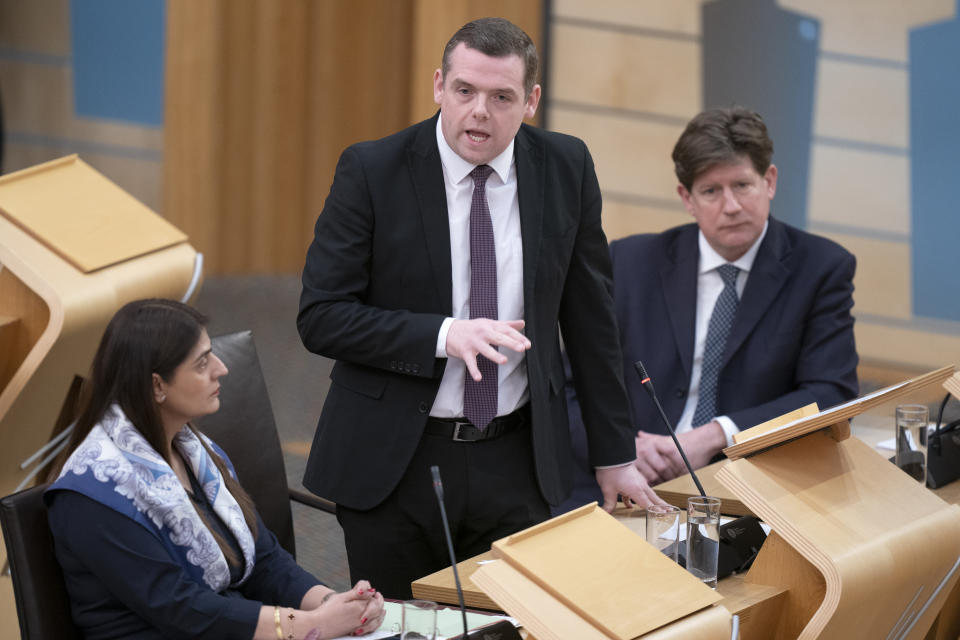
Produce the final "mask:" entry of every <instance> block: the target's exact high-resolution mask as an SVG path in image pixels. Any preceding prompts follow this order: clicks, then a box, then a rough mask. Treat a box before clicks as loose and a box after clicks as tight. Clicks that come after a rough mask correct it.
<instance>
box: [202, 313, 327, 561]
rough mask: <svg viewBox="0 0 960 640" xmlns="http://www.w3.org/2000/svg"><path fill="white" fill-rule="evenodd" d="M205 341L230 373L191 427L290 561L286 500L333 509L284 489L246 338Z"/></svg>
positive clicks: (262, 387) (263, 391) (269, 414)
mask: <svg viewBox="0 0 960 640" xmlns="http://www.w3.org/2000/svg"><path fill="white" fill-rule="evenodd" d="M211 342H212V343H213V352H214V353H216V354H217V357H219V358H220V359H221V360H223V362H224V364H226V365H227V368H228V369H229V370H230V373H229V375H228V376H227V377H225V378H224V379H223V385H222V386H221V387H220V410H219V411H217V412H216V413H214V414H212V415H209V416H204V417H203V418H200V419H199V420H196V421H195V424H196V426H197V428H199V429H200V430H201V431H203V432H204V433H206V434H207V435H208V436H210V437H211V438H212V439H213V440H214V441H215V442H216V443H217V444H218V445H220V446H221V447H222V448H223V450H224V451H226V452H227V455H228V456H230V460H231V462H233V466H234V468H235V469H236V471H237V476H238V477H239V478H240V484H241V485H243V488H244V489H246V491H247V493H249V494H250V496H251V497H252V498H253V501H254V503H255V504H256V505H257V510H258V511H259V512H260V515H261V517H262V518H263V521H264V523H265V524H266V525H267V527H268V528H269V529H270V530H271V531H273V533H274V534H275V535H276V536H277V540H278V541H279V542H280V544H281V546H283V548H284V549H286V550H287V551H289V552H290V553H291V554H293V555H294V556H296V543H295V541H294V534H293V516H292V512H291V509H290V500H294V501H296V502H299V503H301V504H305V505H307V506H309V507H313V508H316V509H321V510H323V511H326V512H328V513H335V512H336V505H335V504H334V503H332V502H330V501H329V500H325V499H323V498H318V497H316V496H314V495H313V494H311V493H307V492H305V491H300V490H297V489H291V488H290V487H289V486H288V485H287V471H286V467H285V466H284V463H283V450H282V449H281V448H280V437H279V436H278V435H277V424H276V422H275V420H274V417H273V407H272V406H271V404H270V397H269V395H268V394H267V385H266V383H265V382H264V380H263V371H262V370H261V368H260V359H259V358H258V357H257V349H256V347H255V346H254V343H253V335H252V333H251V332H250V331H238V332H236V333H230V334H226V335H222V336H217V337H215V338H212V339H211Z"/></svg>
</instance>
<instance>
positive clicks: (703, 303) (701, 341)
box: [677, 222, 769, 447]
mask: <svg viewBox="0 0 960 640" xmlns="http://www.w3.org/2000/svg"><path fill="white" fill-rule="evenodd" d="M768 225H769V222H768V223H766V224H764V225H763V231H761V232H760V237H758V238H757V240H756V241H755V242H754V243H753V245H752V246H751V247H750V248H749V249H748V250H747V252H746V253H745V254H743V255H742V256H740V258H739V259H738V260H736V261H734V262H731V263H729V264H732V265H733V266H735V267H737V268H738V269H740V273H738V274H737V297H738V298H741V297H743V290H744V288H746V286H747V278H748V277H750V269H751V268H753V261H754V260H755V259H756V257H757V251H758V250H759V249H760V243H761V242H763V237H764V236H765V235H767V226H768ZM698 242H699V246H700V263H699V267H698V270H697V273H698V274H699V275H698V276H697V324H696V328H697V330H696V338H695V341H694V343H693V367H692V368H691V371H690V392H689V393H688V394H687V402H686V404H685V405H684V406H683V413H682V414H681V415H680V421H679V422H677V433H684V432H686V431H690V430H691V429H693V424H691V423H692V421H693V414H694V412H695V411H696V408H697V400H699V398H700V372H701V369H702V368H703V348H704V345H705V344H706V341H707V328H708V327H709V326H710V316H711V315H712V314H713V307H714V305H716V303H717V298H719V297H720V292H721V291H723V278H721V277H720V273H719V272H718V271H717V267H719V266H721V265H724V264H728V263H727V261H726V260H725V259H724V258H723V257H722V256H721V255H720V254H719V253H717V252H716V251H714V249H713V247H711V246H710V243H709V242H707V239H706V238H705V237H704V235H703V232H702V231H701V232H699V238H698ZM714 420H716V421H717V422H719V423H720V426H721V427H723V431H724V433H725V434H726V436H727V446H728V447H729V446H731V445H733V434H735V433H737V432H738V431H739V429H738V428H737V425H736V424H734V422H733V420H731V419H730V418H728V417H727V416H716V417H714Z"/></svg>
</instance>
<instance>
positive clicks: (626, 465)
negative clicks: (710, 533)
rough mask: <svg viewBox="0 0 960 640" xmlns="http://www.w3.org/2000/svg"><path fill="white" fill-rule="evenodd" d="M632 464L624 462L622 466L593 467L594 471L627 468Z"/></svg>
mask: <svg viewBox="0 0 960 640" xmlns="http://www.w3.org/2000/svg"><path fill="white" fill-rule="evenodd" d="M632 464H633V463H632V462H624V463H622V464H606V465H603V466H600V467H594V469H619V468H620V467H629V466H630V465H632Z"/></svg>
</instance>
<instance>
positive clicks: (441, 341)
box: [436, 318, 453, 358]
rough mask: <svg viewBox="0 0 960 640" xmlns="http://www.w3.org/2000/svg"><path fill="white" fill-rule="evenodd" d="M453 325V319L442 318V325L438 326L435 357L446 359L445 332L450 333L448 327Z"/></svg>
mask: <svg viewBox="0 0 960 640" xmlns="http://www.w3.org/2000/svg"><path fill="white" fill-rule="evenodd" d="M452 324H453V318H444V320H443V324H442V325H440V333H439V334H438V335H437V350H436V357H438V358H446V357H447V332H448V331H450V325H452Z"/></svg>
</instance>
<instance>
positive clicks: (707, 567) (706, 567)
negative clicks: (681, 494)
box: [687, 496, 720, 589]
mask: <svg viewBox="0 0 960 640" xmlns="http://www.w3.org/2000/svg"><path fill="white" fill-rule="evenodd" d="M719 552H720V498H714V497H711V496H706V497H703V496H694V497H692V498H687V571H689V572H690V573H692V574H693V575H694V576H696V577H697V578H700V579H701V580H703V583H704V584H705V585H707V586H708V587H710V588H712V589H716V588H717V558H718V557H719Z"/></svg>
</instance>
